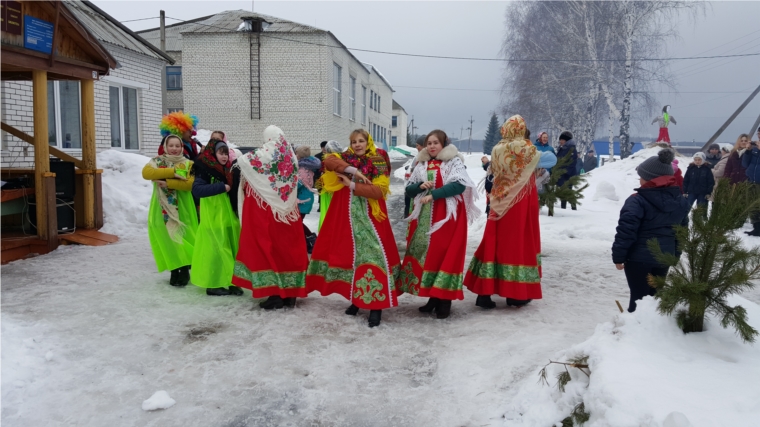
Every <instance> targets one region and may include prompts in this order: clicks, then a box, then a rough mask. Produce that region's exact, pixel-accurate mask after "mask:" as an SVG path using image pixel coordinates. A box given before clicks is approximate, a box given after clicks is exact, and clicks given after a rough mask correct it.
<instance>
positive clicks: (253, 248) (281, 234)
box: [232, 126, 309, 310]
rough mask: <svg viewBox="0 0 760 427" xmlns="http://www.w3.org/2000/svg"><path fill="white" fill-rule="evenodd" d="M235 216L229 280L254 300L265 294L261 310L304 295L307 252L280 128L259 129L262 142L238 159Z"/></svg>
mask: <svg viewBox="0 0 760 427" xmlns="http://www.w3.org/2000/svg"><path fill="white" fill-rule="evenodd" d="M236 167H238V168H240V186H239V189H238V203H240V204H242V206H239V207H238V215H239V216H240V220H241V225H242V229H241V232H240V244H239V249H238V253H237V257H236V260H235V270H234V274H235V275H234V277H233V278H232V283H234V284H235V285H237V286H240V287H242V288H246V289H250V290H251V291H252V292H253V297H254V298H263V297H269V298H268V299H267V300H266V301H263V302H262V303H261V304H260V306H261V308H263V309H265V310H271V309H278V308H282V307H283V306H288V307H294V306H295V303H296V298H305V297H306V295H307V292H306V285H305V279H306V266H307V265H308V262H309V257H308V255H307V254H306V239H305V237H304V232H303V227H302V225H301V217H300V215H299V214H298V204H297V202H298V197H297V194H296V192H297V190H298V163H297V161H296V156H295V153H294V152H293V148H292V147H291V146H290V144H289V143H288V141H286V140H285V136H284V135H283V133H282V130H280V128H278V127H276V126H269V127H267V128H266V129H265V130H264V145H263V146H262V147H261V148H260V149H258V150H256V151H255V152H250V153H247V154H245V155H243V156H242V157H240V158H238V159H237V163H236Z"/></svg>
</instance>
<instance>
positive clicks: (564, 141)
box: [557, 130, 578, 210]
mask: <svg viewBox="0 0 760 427" xmlns="http://www.w3.org/2000/svg"><path fill="white" fill-rule="evenodd" d="M565 158H569V159H570V161H569V163H566V165H565V168H566V169H565V173H564V174H562V176H561V177H560V178H559V180H558V181H557V187H561V186H562V184H564V183H565V182H567V181H568V180H569V179H570V178H572V177H574V176H575V175H577V174H578V169H577V167H576V163H578V150H577V149H576V148H575V141H573V134H572V133H571V132H570V131H567V130H566V131H564V132H562V133H561V134H560V135H559V150H557V161H558V162H561V161H563V159H565ZM570 207H571V208H572V210H577V209H578V207H577V206H576V205H574V204H571V205H570ZM560 208H562V209H567V200H562V199H560Z"/></svg>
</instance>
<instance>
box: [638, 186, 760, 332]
mask: <svg viewBox="0 0 760 427" xmlns="http://www.w3.org/2000/svg"><path fill="white" fill-rule="evenodd" d="M705 209H707V208H706V207H704V206H701V207H699V208H698V209H697V210H696V211H694V214H693V215H692V225H691V227H683V226H678V227H676V239H677V241H678V248H679V250H681V251H683V254H684V257H682V258H681V259H680V260H679V257H677V256H675V255H671V254H664V253H663V252H662V250H661V249H660V247H659V244H658V243H657V240H656V239H653V240H651V241H650V242H649V248H650V250H651V251H652V254H653V255H654V256H655V258H656V259H657V260H658V261H659V262H661V263H663V264H665V265H669V266H671V267H672V268H671V270H670V273H669V274H668V276H667V277H653V276H650V278H649V283H650V285H651V286H653V287H655V288H657V294H656V295H655V298H657V299H658V300H659V301H658V310H659V312H660V313H662V314H666V315H670V314H672V313H673V312H676V321H677V322H678V326H679V327H680V328H681V329H682V330H683V331H684V332H701V331H703V330H704V322H705V314H706V313H712V314H714V315H716V316H717V317H718V318H719V319H720V324H721V326H723V327H724V328H727V327H728V326H729V325H730V326H732V327H733V328H734V329H736V332H737V333H738V335H739V336H740V337H741V339H742V340H743V341H745V342H754V341H755V338H756V337H757V334H758V331H757V330H755V329H754V328H753V327H752V326H750V325H749V324H748V323H747V312H746V310H745V309H744V308H743V307H742V306H740V305H737V306H731V305H729V304H728V302H727V301H726V297H727V296H728V295H730V294H736V293H739V292H741V291H744V290H749V289H752V288H753V287H754V284H753V283H752V281H753V280H760V247H755V248H752V249H747V248H745V247H744V245H743V243H742V241H741V239H740V238H739V237H737V236H736V235H735V234H734V230H735V229H737V228H739V227H741V226H742V225H743V224H744V221H745V220H746V218H747V216H748V215H749V214H750V213H752V212H753V211H756V210H758V209H760V195H759V194H757V191H755V190H754V189H753V188H752V184H749V183H746V182H743V183H739V184H736V185H732V184H730V183H729V181H728V180H727V179H720V180H719V181H718V184H717V186H716V189H715V193H714V199H713V203H712V209H711V210H710V213H709V216H708V215H706V214H707V212H705ZM684 305H685V306H686V308H684Z"/></svg>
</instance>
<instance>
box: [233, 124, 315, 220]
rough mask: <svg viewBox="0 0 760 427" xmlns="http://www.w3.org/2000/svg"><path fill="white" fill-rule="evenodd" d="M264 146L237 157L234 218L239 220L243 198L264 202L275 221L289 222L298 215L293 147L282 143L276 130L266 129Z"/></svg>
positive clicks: (241, 213)
mask: <svg viewBox="0 0 760 427" xmlns="http://www.w3.org/2000/svg"><path fill="white" fill-rule="evenodd" d="M264 140H265V141H266V142H265V143H264V145H263V146H262V147H261V148H259V149H258V150H256V151H255V152H250V153H246V154H245V155H243V156H242V157H239V158H238V160H237V163H236V167H238V168H239V169H240V186H239V187H238V216H239V218H241V219H242V218H243V204H244V203H243V201H244V199H245V196H250V197H252V198H253V199H255V200H256V202H257V203H258V204H259V207H262V208H264V203H266V205H268V206H269V207H270V208H271V209H272V214H273V215H274V219H275V220H276V221H280V222H285V223H291V222H294V221H297V220H298V219H299V218H300V216H299V214H298V203H297V202H298V197H297V196H296V193H297V191H298V161H297V160H296V155H295V153H294V152H293V148H292V147H291V146H290V144H289V143H288V142H287V141H286V140H285V137H284V135H283V134H282V131H281V130H280V128H278V127H276V126H269V127H267V129H266V130H264Z"/></svg>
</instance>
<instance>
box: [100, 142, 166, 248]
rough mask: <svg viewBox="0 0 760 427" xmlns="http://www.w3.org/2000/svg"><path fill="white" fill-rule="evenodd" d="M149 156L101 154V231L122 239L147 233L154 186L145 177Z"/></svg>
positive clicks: (114, 153)
mask: <svg viewBox="0 0 760 427" xmlns="http://www.w3.org/2000/svg"><path fill="white" fill-rule="evenodd" d="M148 161H150V158H149V157H146V156H143V155H141V154H135V153H125V152H123V151H119V150H105V151H101V152H100V153H98V157H97V162H98V167H99V168H101V169H103V177H102V178H103V215H104V217H105V218H104V222H105V224H104V226H103V229H102V230H101V231H103V232H104V233H109V234H115V235H117V236H119V237H126V236H133V235H142V234H145V233H147V228H148V209H149V207H150V198H151V195H152V194H153V184H152V183H151V182H150V181H146V180H144V179H143V177H142V170H143V167H145V165H146V164H148Z"/></svg>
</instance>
